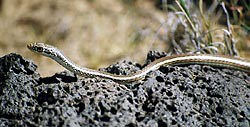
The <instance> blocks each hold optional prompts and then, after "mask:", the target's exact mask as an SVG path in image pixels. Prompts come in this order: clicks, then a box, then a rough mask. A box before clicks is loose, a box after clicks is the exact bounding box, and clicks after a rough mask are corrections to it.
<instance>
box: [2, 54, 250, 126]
mask: <svg viewBox="0 0 250 127" xmlns="http://www.w3.org/2000/svg"><path fill="white" fill-rule="evenodd" d="M164 55H166V54H164V53H157V52H150V53H149V55H148V61H147V63H149V62H150V61H151V60H154V59H155V58H157V57H162V56H164ZM36 68H37V66H36V65H35V64H33V63H32V62H31V61H29V60H26V59H24V58H23V57H22V56H20V55H17V54H8V55H6V56H3V57H1V58H0V104H1V105H0V126H4V127H6V126H72V127H73V126H74V127H77V126H127V127H136V126H160V127H161V126H249V125H250V76H249V74H246V73H244V72H241V71H236V70H230V69H223V68H215V67H211V66H205V65H203V66H201V65H186V66H178V67H177V66H172V67H171V66H170V67H167V66H162V67H161V68H160V69H158V70H156V71H152V72H150V73H149V74H148V75H147V76H146V78H145V79H144V80H141V81H136V82H132V83H117V82H114V81H112V80H108V79H102V78H83V77H79V76H76V75H74V74H72V73H71V72H68V71H64V72H62V73H58V74H55V75H54V76H52V77H40V76H39V73H38V72H37V71H36ZM141 68H142V67H141V66H140V65H139V64H134V63H132V62H127V61H124V62H121V63H118V64H115V65H111V66H110V67H108V68H106V69H102V71H108V72H111V73H116V74H129V73H133V72H135V71H137V70H139V69H141Z"/></svg>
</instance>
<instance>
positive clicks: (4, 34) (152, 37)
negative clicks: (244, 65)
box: [0, 0, 250, 76]
mask: <svg viewBox="0 0 250 127" xmlns="http://www.w3.org/2000/svg"><path fill="white" fill-rule="evenodd" d="M227 16H228V17H227ZM249 31H250V1H249V0H230V1H227V0H225V1H223V4H222V3H220V2H219V1H217V0H211V1H208V2H207V1H202V0H186V1H185V0H175V1H174V0H171V1H170V0H70V1H66V0H64V1H62V0H57V1H56V0H0V56H3V55H6V54H9V53H12V52H14V53H18V54H21V55H22V56H24V57H25V58H27V59H30V60H32V61H34V63H35V64H37V65H38V71H39V73H40V74H41V76H51V75H53V74H54V73H56V72H61V71H63V70H65V69H64V68H63V67H61V66H59V65H58V64H57V63H56V62H54V61H52V60H51V59H49V58H47V57H43V56H40V55H37V54H35V53H33V52H31V51H29V50H28V49H27V48H26V45H27V44H29V43H33V42H45V43H48V44H50V45H54V46H56V47H58V49H60V50H62V51H63V52H64V54H65V55H66V56H67V57H69V58H70V59H71V60H72V61H74V62H75V63H77V64H79V65H81V66H86V67H89V68H93V69H98V68H102V67H107V66H108V65H110V64H112V63H116V62H117V61H122V60H125V59H126V60H132V61H136V62H138V63H141V64H143V62H144V61H145V59H146V56H147V53H148V52H149V51H150V50H158V51H164V52H168V53H170V54H181V53H197V52H198V53H212V54H227V55H233V56H237V55H239V56H241V57H245V58H246V59H250V57H249V55H250V35H249V33H250V32H249Z"/></svg>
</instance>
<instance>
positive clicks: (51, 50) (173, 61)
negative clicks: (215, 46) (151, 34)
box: [27, 42, 250, 82]
mask: <svg viewBox="0 0 250 127" xmlns="http://www.w3.org/2000/svg"><path fill="white" fill-rule="evenodd" d="M27 48H28V49H30V50H31V51H33V52H35V53H38V54H40V55H43V56H46V57H49V58H51V59H52V60H54V61H56V62H57V63H59V64H60V65H62V66H63V67H64V68H66V69H67V70H69V71H71V72H73V73H75V74H76V75H79V76H83V77H101V78H106V79H111V80H115V81H119V82H131V81H136V80H141V79H143V78H145V76H146V75H147V74H148V73H149V72H151V71H154V70H157V69H159V68H160V67H161V66H163V65H167V66H174V65H186V64H201V65H211V66H218V67H225V68H230V69H236V70H241V71H244V72H247V73H250V62H249V61H247V60H244V59H241V58H235V57H230V56H226V55H209V54H182V55H171V56H165V57H162V58H159V59H157V60H155V61H153V62H152V63H150V64H148V65H147V66H146V67H144V68H143V69H142V70H139V71H137V72H135V73H134V74H131V75H116V74H111V73H108V72H103V71H98V70H94V69H89V68H86V67H81V66H79V65H77V64H75V63H73V62H72V61H71V60H69V59H68V58H67V57H66V56H65V55H64V54H63V53H62V52H61V51H60V50H59V49H57V48H56V47H54V46H51V45H48V44H45V43H42V42H35V43H31V44H28V45H27Z"/></svg>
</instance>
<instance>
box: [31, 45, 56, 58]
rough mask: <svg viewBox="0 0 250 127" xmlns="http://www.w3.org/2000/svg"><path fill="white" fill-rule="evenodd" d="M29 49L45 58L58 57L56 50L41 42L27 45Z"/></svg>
mask: <svg viewBox="0 0 250 127" xmlns="http://www.w3.org/2000/svg"><path fill="white" fill-rule="evenodd" d="M27 48H28V49H30V50H31V51H33V52H36V53H39V54H42V55H44V56H49V57H51V56H56V54H55V51H56V48H55V47H53V46H50V45H47V44H44V43H41V42H36V43H31V44H28V45H27Z"/></svg>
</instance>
